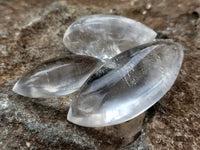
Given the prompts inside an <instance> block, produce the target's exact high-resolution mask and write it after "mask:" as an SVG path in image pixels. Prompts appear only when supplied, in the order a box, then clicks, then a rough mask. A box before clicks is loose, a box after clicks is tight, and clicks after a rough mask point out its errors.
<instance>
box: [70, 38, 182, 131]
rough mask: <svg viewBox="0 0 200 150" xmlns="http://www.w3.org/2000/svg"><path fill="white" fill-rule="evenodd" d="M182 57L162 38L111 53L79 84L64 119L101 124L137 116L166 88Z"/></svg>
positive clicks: (175, 47)
mask: <svg viewBox="0 0 200 150" xmlns="http://www.w3.org/2000/svg"><path fill="white" fill-rule="evenodd" d="M182 60H183V47H182V46H181V45H179V44H177V43H173V42H164V41H160V42H154V43H151V44H145V45H142V46H139V47H136V48H132V49H130V50H128V51H125V52H123V53H121V54H119V55H117V56H115V57H114V58H112V59H111V60H109V61H108V62H106V64H105V65H103V66H102V67H101V68H100V69H99V70H98V71H97V72H96V73H95V74H93V75H92V76H91V77H90V78H89V79H88V80H87V82H86V83H85V84H84V85H83V86H82V87H81V90H80V92H79V93H78V95H77V96H76V98H75V100H74V101H73V102H72V105H71V107H70V110H69V113H68V117H67V118H68V120H69V121H70V122H72V123H75V124H77V125H80V126H86V127H103V126H110V125H115V124H119V123H122V122H125V121H128V120H130V119H132V118H134V117H136V116H138V115H139V114H141V113H143V112H144V111H146V110H147V109H148V108H149V107H151V106H152V105H153V104H155V103H156V102H157V101H158V100H160V98H161V97H162V96H163V95H164V94H165V93H166V92H167V91H168V90H169V89H170V87H171V86H172V85H173V83H174V81H175V79H176V78H177V75H178V73H179V70H180V67H181V64H182Z"/></svg>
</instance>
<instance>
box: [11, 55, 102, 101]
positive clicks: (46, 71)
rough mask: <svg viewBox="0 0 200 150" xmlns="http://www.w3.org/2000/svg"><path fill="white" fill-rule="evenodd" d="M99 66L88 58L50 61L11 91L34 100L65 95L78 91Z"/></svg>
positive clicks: (71, 57) (68, 57)
mask: <svg viewBox="0 0 200 150" xmlns="http://www.w3.org/2000/svg"><path fill="white" fill-rule="evenodd" d="M101 65H102V63H101V61H99V60H98V59H96V58H92V57H89V56H79V55H68V56H65V57H61V58H55V59H51V60H48V61H45V62H43V63H42V64H40V65H38V66H37V67H35V68H34V69H33V70H31V71H29V72H28V73H26V74H25V75H24V76H23V77H22V78H21V79H20V80H19V81H18V82H17V83H16V84H15V86H14V87H13V91H14V92H16V93H18V94H20V95H23V96H27V97H34V98H38V97H51V96H56V95H66V94H69V93H72V92H74V91H76V90H78V89H79V88H80V87H81V86H82V85H83V83H84V82H85V81H86V80H87V79H88V77H89V76H90V75H91V74H93V73H94V72H95V71H96V69H98V68H99V67H100V66H101Z"/></svg>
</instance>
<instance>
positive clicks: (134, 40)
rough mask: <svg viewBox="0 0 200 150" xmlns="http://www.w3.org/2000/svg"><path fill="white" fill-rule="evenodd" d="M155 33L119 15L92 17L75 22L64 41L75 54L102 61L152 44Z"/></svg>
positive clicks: (66, 33)
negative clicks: (142, 45) (149, 43)
mask: <svg viewBox="0 0 200 150" xmlns="http://www.w3.org/2000/svg"><path fill="white" fill-rule="evenodd" d="M155 37H156V32H154V31H153V30H152V29H150V28H149V27H147V26H145V25H144V24H142V23H140V22H137V21H134V20H132V19H129V18H126V17H122V16H115V15H103V14H99V15H91V16H86V17H83V18H81V19H79V20H77V21H75V22H74V23H73V24H72V25H71V26H69V28H68V29H67V31H66V32H65V35H64V38H63V42H64V44H65V46H66V47H67V48H68V49H69V50H70V51H71V52H73V53H75V54H80V55H88V56H92V57H96V58H99V59H101V60H105V59H110V58H112V57H114V56H116V55H117V54H119V53H121V52H122V51H125V50H128V49H130V48H133V47H135V46H138V45H141V44H145V43H148V42H152V41H153V40H154V38H155Z"/></svg>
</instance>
